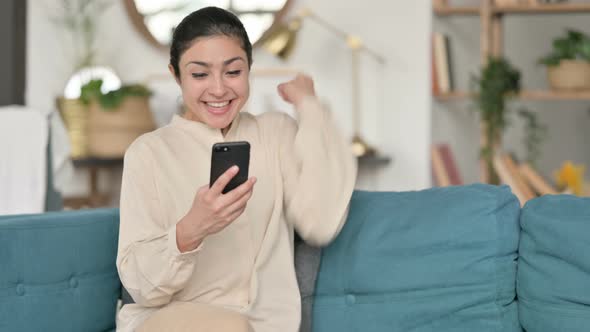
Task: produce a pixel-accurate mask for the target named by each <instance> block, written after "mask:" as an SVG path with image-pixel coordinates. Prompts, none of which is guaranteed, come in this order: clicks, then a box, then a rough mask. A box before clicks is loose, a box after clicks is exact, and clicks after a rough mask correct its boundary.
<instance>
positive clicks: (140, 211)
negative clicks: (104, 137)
mask: <svg viewBox="0 0 590 332" xmlns="http://www.w3.org/2000/svg"><path fill="white" fill-rule="evenodd" d="M153 159H154V158H153V156H152V153H151V151H150V149H149V147H148V146H147V145H146V144H145V143H144V142H141V141H140V142H135V143H134V144H132V146H131V147H130V148H129V149H128V150H127V153H126V154H125V159H124V160H125V161H124V167H123V178H122V184H121V201H120V226H119V248H118V252H117V269H118V271H119V276H120V278H121V282H122V283H123V285H124V286H125V288H126V289H127V291H128V292H129V294H130V295H131V296H132V297H133V299H134V300H135V302H136V303H138V304H140V305H143V306H146V307H153V306H161V305H164V304H167V303H169V302H170V301H171V298H172V296H173V295H174V294H175V293H176V292H178V291H180V290H181V289H182V288H183V287H184V286H185V284H186V283H187V282H188V280H189V278H190V277H191V275H192V273H193V270H194V268H195V255H197V254H198V251H199V250H200V249H201V248H200V247H199V248H196V249H195V250H193V251H190V252H186V253H180V251H179V250H178V246H177V244H176V222H177V221H174V222H172V223H171V224H172V226H171V227H167V226H166V225H167V224H168V223H167V222H166V220H164V213H163V211H162V206H161V204H160V202H159V200H158V195H157V188H156V186H155V181H154V176H155V173H154V168H153V167H154V163H153Z"/></svg>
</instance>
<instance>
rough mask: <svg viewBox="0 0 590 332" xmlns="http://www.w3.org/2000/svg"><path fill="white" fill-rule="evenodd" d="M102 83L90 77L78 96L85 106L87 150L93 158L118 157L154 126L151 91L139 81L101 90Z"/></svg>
mask: <svg viewBox="0 0 590 332" xmlns="http://www.w3.org/2000/svg"><path fill="white" fill-rule="evenodd" d="M102 83H103V82H102V80H91V81H90V82H88V83H87V84H85V85H84V86H82V92H81V95H80V101H81V102H82V104H84V105H86V106H87V107H88V109H89V120H88V136H89V139H88V141H89V142H88V150H89V153H90V155H92V156H95V157H103V158H119V157H122V156H123V155H124V154H125V150H126V149H127V147H128V146H129V145H130V144H131V143H132V142H133V141H134V140H135V139H136V138H137V137H138V136H140V135H141V134H144V133H146V132H148V131H150V130H153V129H154V127H155V125H154V120H153V117H152V113H151V111H150V108H149V97H150V96H151V94H152V93H151V91H150V90H149V89H148V88H147V87H145V86H144V85H142V84H133V85H123V86H121V87H120V88H119V89H117V90H113V91H109V92H108V93H103V92H102V91H101V87H102Z"/></svg>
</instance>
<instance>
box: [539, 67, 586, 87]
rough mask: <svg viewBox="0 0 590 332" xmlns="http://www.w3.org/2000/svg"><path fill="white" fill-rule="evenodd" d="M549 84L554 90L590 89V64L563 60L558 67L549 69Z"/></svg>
mask: <svg viewBox="0 0 590 332" xmlns="http://www.w3.org/2000/svg"><path fill="white" fill-rule="evenodd" d="M547 76H548V79H549V84H550V85H551V88H553V89H554V90H588V89H590V63H588V62H586V61H579V60H561V61H560V62H559V65H557V66H549V67H547Z"/></svg>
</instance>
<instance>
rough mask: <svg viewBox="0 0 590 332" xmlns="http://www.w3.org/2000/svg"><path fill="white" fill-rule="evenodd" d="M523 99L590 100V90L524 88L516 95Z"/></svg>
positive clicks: (455, 94)
mask: <svg viewBox="0 0 590 332" xmlns="http://www.w3.org/2000/svg"><path fill="white" fill-rule="evenodd" d="M472 96H473V95H472V94H471V93H470V92H467V91H452V92H449V93H441V94H437V95H435V96H434V99H435V100H437V101H440V102H445V101H457V100H466V99H469V98H471V97H472ZM516 98H518V99H521V100H539V101H571V100H590V91H552V90H524V91H521V93H520V94H519V95H518V96H516Z"/></svg>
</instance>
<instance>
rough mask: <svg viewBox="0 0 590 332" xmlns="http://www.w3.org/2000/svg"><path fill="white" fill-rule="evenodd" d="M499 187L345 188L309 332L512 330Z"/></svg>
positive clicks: (507, 220)
mask: <svg viewBox="0 0 590 332" xmlns="http://www.w3.org/2000/svg"><path fill="white" fill-rule="evenodd" d="M519 213H520V205H519V202H518V200H517V198H516V197H515V196H514V195H513V194H512V193H511V192H510V189H509V188H508V187H505V186H504V187H496V186H488V185H470V186H461V187H448V188H435V189H429V190H424V191H419V192H381V193H380V192H355V193H354V195H353V198H352V201H351V206H350V214H349V217H348V220H347V222H346V224H345V225H344V227H343V229H342V231H341V233H340V234H339V235H338V237H337V238H336V239H335V241H334V242H333V243H332V244H330V245H329V246H328V247H326V248H324V249H323V253H322V260H321V264H320V270H319V273H318V277H317V284H316V294H315V298H314V308H313V320H312V321H313V324H312V325H313V331H314V332H324V331H343V332H346V331H364V332H373V331H478V332H485V331H495V332H497V331H502V332H517V331H518V332H520V331H521V328H520V325H519V322H518V317H517V303H516V296H515V289H516V286H515V283H516V264H517V262H516V259H517V248H518V237H519V225H518V220H519Z"/></svg>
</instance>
